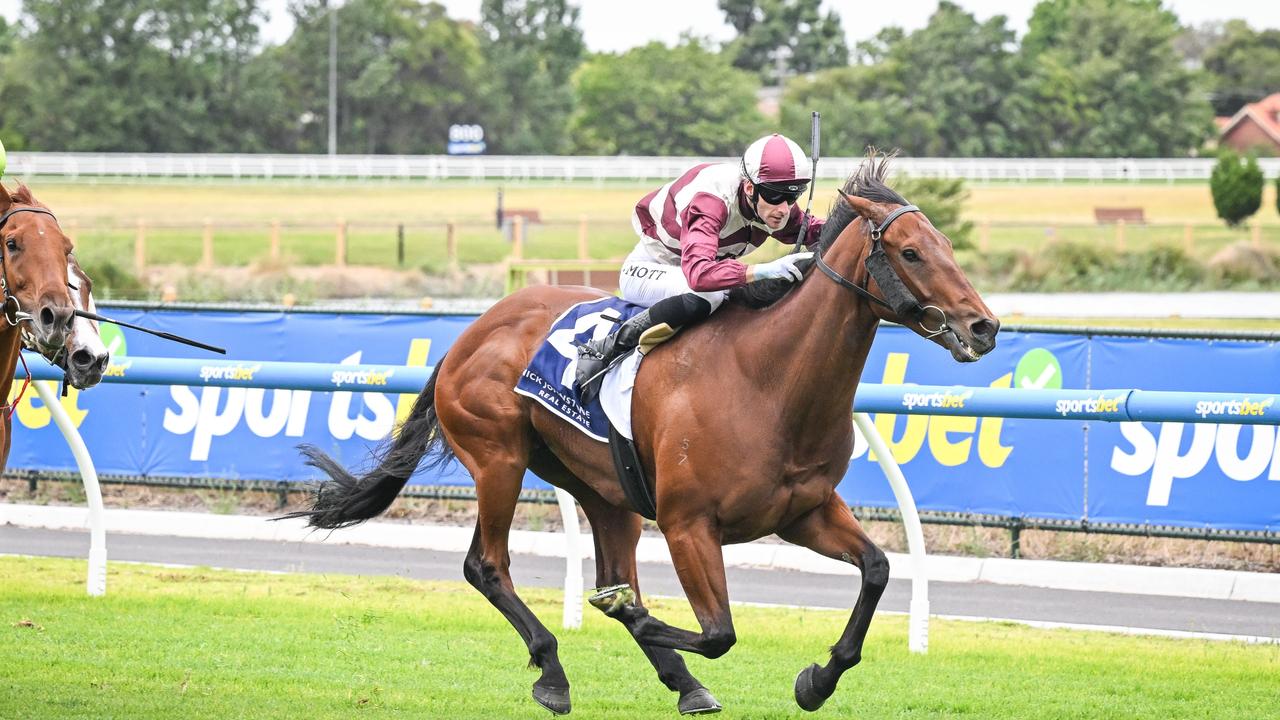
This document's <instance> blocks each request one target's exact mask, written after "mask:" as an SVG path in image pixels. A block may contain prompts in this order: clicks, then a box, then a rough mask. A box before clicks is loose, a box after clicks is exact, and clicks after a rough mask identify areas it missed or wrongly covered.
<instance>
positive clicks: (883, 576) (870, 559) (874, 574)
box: [862, 545, 889, 590]
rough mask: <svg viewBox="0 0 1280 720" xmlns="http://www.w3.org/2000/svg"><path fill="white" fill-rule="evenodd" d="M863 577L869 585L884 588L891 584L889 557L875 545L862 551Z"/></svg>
mask: <svg viewBox="0 0 1280 720" xmlns="http://www.w3.org/2000/svg"><path fill="white" fill-rule="evenodd" d="M862 577H863V579H864V580H865V581H866V583H867V584H868V585H872V586H875V587H878V588H880V589H882V590H883V589H884V588H885V587H886V586H888V585H889V558H888V557H886V556H885V554H884V552H883V551H881V550H880V548H878V547H876V546H875V545H869V546H868V547H867V549H866V550H865V551H864V552H863V553H862Z"/></svg>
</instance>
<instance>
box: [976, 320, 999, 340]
mask: <svg viewBox="0 0 1280 720" xmlns="http://www.w3.org/2000/svg"><path fill="white" fill-rule="evenodd" d="M969 332H971V333H973V336H974V337H976V338H985V337H990V336H992V335H995V334H996V326H995V324H993V323H992V322H991V321H990V320H988V319H986V318H983V319H981V320H979V321H977V322H975V323H974V324H972V325H970V326H969Z"/></svg>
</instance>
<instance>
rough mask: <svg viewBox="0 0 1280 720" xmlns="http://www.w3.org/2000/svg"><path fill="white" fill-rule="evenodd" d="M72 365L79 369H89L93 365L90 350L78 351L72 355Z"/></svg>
mask: <svg viewBox="0 0 1280 720" xmlns="http://www.w3.org/2000/svg"><path fill="white" fill-rule="evenodd" d="M71 364H72V365H74V366H76V367H78V368H87V367H89V366H90V365H92V364H93V353H91V352H89V351H88V350H77V351H75V352H73V353H71Z"/></svg>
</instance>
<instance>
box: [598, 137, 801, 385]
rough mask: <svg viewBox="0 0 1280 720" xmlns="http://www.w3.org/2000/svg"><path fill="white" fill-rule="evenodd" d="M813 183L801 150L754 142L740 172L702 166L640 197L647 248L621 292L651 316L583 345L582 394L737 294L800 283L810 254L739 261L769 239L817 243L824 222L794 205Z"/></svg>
mask: <svg viewBox="0 0 1280 720" xmlns="http://www.w3.org/2000/svg"><path fill="white" fill-rule="evenodd" d="M812 179H813V178H812V170H811V168H810V166H809V163H808V158H807V157H805V154H804V151H803V150H801V149H800V146H799V145H797V144H795V143H794V142H792V141H791V140H789V139H788V138H786V137H783V136H782V135H778V134H776V133H775V134H773V135H769V136H767V137H762V138H760V139H759V140H757V141H755V142H753V143H751V146H750V147H748V148H747V151H746V153H745V154H744V155H743V156H742V160H741V161H740V162H738V163H717V164H703V165H697V166H694V167H693V168H690V169H689V170H688V171H687V172H685V173H684V174H683V175H681V176H680V177H678V178H676V179H675V180H673V181H672V182H669V183H667V184H666V185H663V186H662V187H660V188H658V189H657V190H654V191H653V192H651V193H649V194H648V195H645V196H644V197H643V198H641V200H640V202H639V203H637V204H636V209H635V213H634V214H633V215H632V218H631V224H632V226H633V227H634V228H635V230H636V234H638V235H639V236H640V242H639V243H637V244H636V247H635V249H634V250H632V251H631V254H630V255H629V256H627V259H626V261H625V262H624V263H623V265H622V272H621V276H620V278H619V283H618V287H619V289H620V291H621V295H622V298H623V299H624V300H627V301H629V302H632V303H635V304H637V305H642V306H644V307H646V308H648V309H647V310H645V311H643V312H641V313H640V314H638V315H636V316H635V317H632V318H631V319H630V320H628V321H626V322H625V323H623V324H622V326H621V327H619V328H618V330H617V331H616V332H614V333H613V334H612V335H609V336H608V337H605V338H601V339H599V340H593V341H590V342H587V343H583V344H582V345H580V346H578V366H577V375H576V378H577V383H578V386H579V387H580V388H583V389H584V392H583V395H584V396H592V395H594V394H595V392H594V390H595V387H594V386H595V385H597V384H598V383H593V381H595V380H598V379H599V378H601V377H603V375H604V371H605V370H607V369H608V368H609V366H610V365H611V364H612V363H613V361H614V360H616V359H617V358H618V357H621V356H622V355H624V354H625V353H626V352H628V351H629V350H631V349H632V348H634V347H636V346H637V345H641V344H642V345H643V348H642V352H643V351H644V350H645V349H647V348H650V347H652V346H653V345H656V344H658V343H660V342H662V341H663V340H666V339H667V338H669V337H671V336H672V335H674V334H675V332H676V331H677V330H679V329H680V328H682V327H684V326H686V325H689V324H690V323H694V322H697V321H699V320H702V319H704V318H706V317H707V316H709V315H710V314H711V313H712V312H714V311H715V309H716V308H718V307H719V306H720V304H721V303H722V302H724V299H725V298H726V297H728V295H729V291H730V290H731V289H733V288H735V287H739V286H741V285H746V284H747V283H749V282H752V281H755V280H765V279H769V278H779V279H784V280H788V281H796V280H799V279H800V277H801V271H800V269H799V268H797V267H796V263H798V262H799V261H801V260H804V259H807V258H809V257H812V255H813V253H811V252H801V253H792V254H790V255H786V256H785V257H782V258H780V259H778V260H774V261H772V262H766V263H760V264H757V265H746V264H744V263H742V262H740V261H739V260H738V258H740V257H742V256H743V255H746V254H747V253H749V252H751V251H752V250H755V249H756V248H758V247H760V245H762V244H763V243H764V241H765V239H766V238H768V237H769V236H773V237H775V238H777V239H778V240H779V241H781V242H784V243H787V244H795V243H797V242H803V243H804V244H805V245H806V246H810V245H812V244H814V243H815V242H817V240H818V231H819V230H820V229H821V228H822V223H823V221H822V220H819V219H816V218H809V219H808V220H807V221H806V219H805V217H806V216H805V214H804V213H802V212H801V211H800V208H798V207H797V206H796V201H797V200H798V199H799V198H800V195H801V193H803V192H804V191H805V190H806V189H807V188H808V185H809V181H810V180H812ZM802 225H803V226H804V227H802ZM588 385H592V387H591V388H590V389H588Z"/></svg>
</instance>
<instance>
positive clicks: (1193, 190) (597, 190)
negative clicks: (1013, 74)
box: [32, 178, 1280, 272]
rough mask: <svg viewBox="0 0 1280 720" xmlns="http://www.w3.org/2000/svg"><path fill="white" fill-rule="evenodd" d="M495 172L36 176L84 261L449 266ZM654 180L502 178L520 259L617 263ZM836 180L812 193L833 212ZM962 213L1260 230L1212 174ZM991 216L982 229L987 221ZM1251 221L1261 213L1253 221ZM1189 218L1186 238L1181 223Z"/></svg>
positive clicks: (1006, 186)
mask: <svg viewBox="0 0 1280 720" xmlns="http://www.w3.org/2000/svg"><path fill="white" fill-rule="evenodd" d="M500 185H504V184H502V183H499V182H498V181H485V182H475V183H468V182H425V181H424V182H419V183H408V182H378V181H364V182H352V183H297V182H263V181H246V182H242V183H234V182H224V181H217V182H194V181H193V182H185V183H183V182H170V183H160V182H146V183H136V184H129V183H119V184H116V183H94V182H76V183H71V182H67V181H65V180H58V179H52V178H50V179H40V178H37V179H35V180H33V182H32V190H33V191H34V192H35V194H36V196H37V197H38V198H39V199H41V200H42V201H44V202H45V203H46V204H48V205H49V206H50V207H51V208H52V209H53V210H54V212H56V213H58V216H59V218H60V220H61V222H62V224H63V226H64V228H66V229H68V232H69V233H70V234H71V235H72V237H73V238H74V239H75V240H76V242H77V250H78V252H79V253H80V255H81V257H82V258H83V259H85V260H87V261H91V262H97V261H101V260H105V259H108V258H112V259H115V261H116V262H117V264H121V265H126V266H127V265H131V264H132V261H133V249H134V239H135V238H136V237H137V235H138V224H139V221H141V222H142V223H143V226H144V228H145V229H144V235H145V238H146V240H145V245H146V260H147V262H148V263H149V264H180V265H187V266H194V265H195V264H196V262H197V261H198V260H199V259H200V255H201V245H202V236H203V233H204V229H203V225H204V223H205V221H206V220H208V221H209V222H210V223H211V224H212V228H213V238H214V241H213V244H214V259H215V262H216V264H218V265H223V266H247V265H251V264H254V263H261V262H265V261H266V258H267V257H268V247H269V244H270V238H271V232H272V231H271V224H272V223H273V222H278V223H280V226H281V231H280V259H279V260H277V261H272V262H273V263H280V262H283V263H284V264H301V265H320V264H331V263H333V262H334V260H335V254H336V241H335V236H336V234H337V226H338V224H339V223H340V222H341V223H346V224H347V225H348V247H347V258H348V260H349V261H350V262H351V263H353V264H358V265H380V266H395V265H396V264H397V257H398V254H397V242H398V241H397V227H398V226H399V225H404V227H405V231H404V232H405V240H404V242H405V253H404V255H405V260H404V266H405V267H411V268H422V269H424V270H427V271H428V272H437V271H439V270H440V269H442V268H443V267H445V264H446V229H445V228H446V224H447V223H450V222H452V223H454V225H455V228H456V236H455V239H456V243H457V255H458V260H459V262H460V263H462V264H467V263H494V262H499V261H501V260H502V259H503V258H504V257H506V256H507V255H508V254H509V253H510V251H511V246H510V244H509V242H508V241H507V239H506V238H505V237H504V235H503V233H502V232H501V231H499V230H498V229H497V228H496V227H495V212H496V210H497V191H498V188H499V186H500ZM657 185H658V183H657V182H656V181H655V182H654V183H606V184H602V185H596V184H593V183H586V182H580V183H562V184H549V183H515V184H511V183H507V184H505V185H504V186H503V192H504V207H505V208H507V209H508V210H512V209H531V210H536V211H538V213H539V214H540V216H541V219H542V222H541V223H540V224H538V225H535V226H532V228H531V230H530V233H529V235H528V238H527V242H526V247H525V250H524V254H525V257H527V258H539V259H571V258H575V257H577V256H578V236H579V228H580V223H581V222H583V220H584V219H585V221H586V224H587V237H588V247H587V254H588V256H589V257H591V258H594V259H610V258H612V259H620V258H622V257H624V256H625V255H626V254H627V252H629V251H630V249H631V248H632V246H633V245H634V244H635V236H634V232H633V231H632V229H631V224H630V217H631V210H632V208H633V207H634V205H635V203H636V202H637V201H638V200H639V199H640V198H641V197H643V196H644V195H645V193H647V192H649V191H650V190H652V189H653V188H654V187H657ZM837 185H838V183H836V182H835V181H824V183H823V184H822V185H821V186H820V190H819V192H818V193H817V195H816V196H815V198H814V201H813V208H814V212H815V213H817V214H825V213H826V211H827V209H828V207H829V206H830V203H831V202H832V201H833V200H834V198H835V193H834V189H835V187H836V186H837ZM968 190H969V199H968V202H967V203H966V205H965V211H964V215H965V218H966V219H968V220H971V221H973V222H974V223H976V224H977V225H978V227H975V230H974V232H973V235H972V238H971V239H972V240H973V242H975V243H977V242H982V244H983V245H984V246H985V247H987V248H988V249H990V250H993V251H995V250H1016V249H1024V250H1026V249H1033V248H1036V247H1039V246H1042V245H1044V244H1045V243H1047V242H1053V241H1069V242H1081V243H1088V244H1094V245H1096V246H1098V247H1101V248H1106V249H1119V248H1121V247H1123V248H1125V249H1128V250H1136V249H1142V248H1148V247H1153V246H1156V245H1175V246H1178V247H1183V248H1188V249H1189V250H1190V251H1191V253H1192V254H1193V255H1195V256H1197V257H1201V258H1202V259H1207V258H1208V257H1209V256H1211V255H1212V254H1213V253H1214V252H1216V251H1218V250H1220V249H1221V248H1223V247H1225V246H1227V245H1230V244H1233V243H1239V242H1250V241H1252V240H1253V234H1252V232H1253V231H1252V229H1251V228H1250V227H1242V228H1235V229H1229V228H1227V227H1225V226H1224V225H1223V224H1222V223H1221V221H1219V220H1218V219H1217V216H1216V214H1215V213H1214V210H1213V204H1212V199H1211V197H1210V194H1209V187H1208V184H1207V183H1094V184H1082V183H1062V184H1052V183H1027V184H1015V183H971V184H970V185H969V187H968ZM1274 193H1275V191H1274V183H1268V184H1267V186H1266V190H1265V193H1264V198H1263V202H1262V207H1261V209H1260V210H1259V211H1258V213H1257V215H1256V216H1255V218H1256V220H1257V221H1258V222H1260V223H1261V227H1260V228H1259V230H1258V233H1259V235H1258V241H1259V242H1260V243H1263V244H1265V245H1268V246H1271V247H1276V246H1280V215H1278V214H1277V212H1276V203H1275V194H1274ZM1095 207H1140V208H1142V209H1143V211H1144V213H1145V217H1146V221H1147V223H1149V224H1146V225H1132V226H1129V227H1127V228H1126V229H1125V230H1124V232H1123V237H1121V236H1119V235H1117V232H1116V229H1115V227H1114V226H1099V225H1096V224H1094V218H1093V210H1094V208H1095ZM984 222H988V223H990V226H989V227H988V228H987V229H986V230H983V229H982V228H981V225H982V223H984ZM1250 222H1252V220H1251V221H1250ZM1188 225H1190V226H1191V228H1192V230H1191V237H1190V239H1188V237H1187V234H1186V226H1188Z"/></svg>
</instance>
